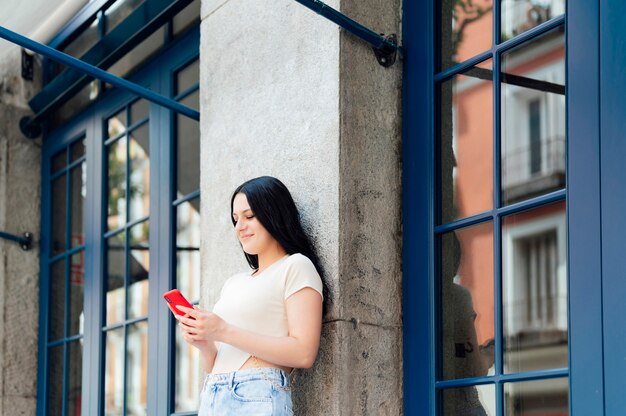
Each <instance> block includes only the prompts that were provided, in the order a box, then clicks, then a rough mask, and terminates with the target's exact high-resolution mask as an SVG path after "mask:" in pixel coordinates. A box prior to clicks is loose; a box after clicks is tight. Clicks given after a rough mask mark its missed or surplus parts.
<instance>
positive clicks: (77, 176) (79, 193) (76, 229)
mask: <svg viewBox="0 0 626 416" xmlns="http://www.w3.org/2000/svg"><path fill="white" fill-rule="evenodd" d="M71 180H72V184H71V185H72V212H71V216H72V235H71V241H70V242H71V244H72V247H79V246H82V245H83V244H85V231H84V217H83V215H84V207H85V198H86V196H87V166H86V165H85V163H84V162H83V163H81V164H80V165H79V166H77V167H75V168H73V169H72V172H71Z"/></svg>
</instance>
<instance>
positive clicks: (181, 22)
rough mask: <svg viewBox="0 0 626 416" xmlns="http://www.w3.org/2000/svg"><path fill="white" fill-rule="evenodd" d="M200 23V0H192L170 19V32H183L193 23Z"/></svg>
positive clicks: (175, 33)
mask: <svg viewBox="0 0 626 416" xmlns="http://www.w3.org/2000/svg"><path fill="white" fill-rule="evenodd" d="M199 23H200V0H193V2H191V4H190V5H189V6H187V7H185V8H184V9H183V10H182V11H181V12H180V13H178V14H177V15H176V16H174V18H173V19H172V32H173V34H174V36H176V35H178V34H180V33H182V32H184V31H185V30H186V29H187V28H189V27H191V26H192V25H194V24H199Z"/></svg>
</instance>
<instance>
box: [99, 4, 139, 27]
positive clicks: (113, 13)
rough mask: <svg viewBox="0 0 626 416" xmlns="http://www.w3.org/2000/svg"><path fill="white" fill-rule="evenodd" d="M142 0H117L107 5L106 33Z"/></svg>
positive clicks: (128, 14)
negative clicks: (109, 5)
mask: <svg viewBox="0 0 626 416" xmlns="http://www.w3.org/2000/svg"><path fill="white" fill-rule="evenodd" d="M143 2H144V0H118V1H116V2H115V3H113V4H112V5H111V7H109V8H108V9H107V10H106V12H105V13H104V15H105V16H106V34H108V33H109V32H111V31H112V30H113V29H114V28H115V27H116V26H117V25H119V24H120V23H121V22H123V21H124V19H126V18H127V17H128V16H130V14H131V13H132V12H133V11H135V9H136V8H137V7H139V5H140V4H141V3H143Z"/></svg>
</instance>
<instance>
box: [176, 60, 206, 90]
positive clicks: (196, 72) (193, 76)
mask: <svg viewBox="0 0 626 416" xmlns="http://www.w3.org/2000/svg"><path fill="white" fill-rule="evenodd" d="M199 81H200V61H199V60H198V59H196V60H195V61H193V62H192V63H191V64H189V65H187V66H186V67H184V68H183V69H181V70H180V71H179V72H178V73H177V74H176V94H180V93H182V92H185V91H187V90H188V89H189V88H191V87H192V86H194V85H197V84H198V82H199Z"/></svg>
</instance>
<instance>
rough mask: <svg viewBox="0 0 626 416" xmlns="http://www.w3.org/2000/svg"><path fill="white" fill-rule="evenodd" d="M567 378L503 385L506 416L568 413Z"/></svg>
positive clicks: (560, 414)
mask: <svg viewBox="0 0 626 416" xmlns="http://www.w3.org/2000/svg"><path fill="white" fill-rule="evenodd" d="M568 402H569V386H568V381H567V378H557V379H548V380H534V381H523V382H519V383H507V384H505V385H504V408H505V412H504V413H505V414H506V415H507V416H526V415H558V416H567V415H569V405H568Z"/></svg>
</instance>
